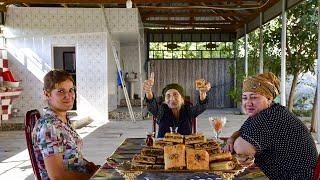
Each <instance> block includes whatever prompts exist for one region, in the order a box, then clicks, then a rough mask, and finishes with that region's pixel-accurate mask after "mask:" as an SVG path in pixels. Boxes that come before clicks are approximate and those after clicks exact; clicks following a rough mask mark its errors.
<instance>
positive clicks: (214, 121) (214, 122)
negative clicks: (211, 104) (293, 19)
mask: <svg viewBox="0 0 320 180" xmlns="http://www.w3.org/2000/svg"><path fill="white" fill-rule="evenodd" d="M226 121H227V119H226V117H209V122H210V124H211V127H212V129H213V132H214V133H215V138H216V139H219V135H220V133H221V132H222V128H223V127H224V125H225V124H226Z"/></svg>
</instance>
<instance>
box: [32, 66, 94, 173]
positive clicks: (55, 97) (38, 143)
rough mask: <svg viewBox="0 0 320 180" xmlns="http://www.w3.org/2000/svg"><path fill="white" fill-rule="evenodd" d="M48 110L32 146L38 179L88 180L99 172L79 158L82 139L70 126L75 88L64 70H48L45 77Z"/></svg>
mask: <svg viewBox="0 0 320 180" xmlns="http://www.w3.org/2000/svg"><path fill="white" fill-rule="evenodd" d="M43 93H44V96H45V98H46V100H47V102H48V109H47V110H46V112H45V113H44V115H43V116H42V117H41V118H40V119H39V120H38V121H37V122H36V124H35V127H34V129H33V133H32V143H33V149H34V153H35V157H36V159H37V164H38V167H39V171H40V176H41V179H89V178H90V177H91V176H92V175H93V173H94V172H95V171H96V170H97V169H98V166H96V165H95V164H94V163H92V162H89V161H87V160H85V159H84V157H83V155H82V151H81V148H82V139H81V138H80V136H79V135H78V133H77V132H76V131H75V130H74V128H73V127H72V126H71V123H70V121H69V119H68V117H67V111H68V110H71V109H72V106H73V103H74V99H75V87H74V80H73V78H72V76H71V75H70V74H69V73H68V72H66V71H64V70H51V71H50V72H48V73H47V74H46V75H45V77H44V88H43Z"/></svg>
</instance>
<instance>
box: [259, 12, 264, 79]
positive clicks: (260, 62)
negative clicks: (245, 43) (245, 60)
mask: <svg viewBox="0 0 320 180" xmlns="http://www.w3.org/2000/svg"><path fill="white" fill-rule="evenodd" d="M262 18H263V13H262V12H260V34H259V50H260V54H259V73H263V26H262V25H263V19H262Z"/></svg>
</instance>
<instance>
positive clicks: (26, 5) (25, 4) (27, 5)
mask: <svg viewBox="0 0 320 180" xmlns="http://www.w3.org/2000/svg"><path fill="white" fill-rule="evenodd" d="M22 4H23V5H24V6H25V7H30V5H29V4H27V3H22Z"/></svg>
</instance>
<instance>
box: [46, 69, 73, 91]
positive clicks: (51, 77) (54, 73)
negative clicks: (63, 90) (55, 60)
mask: <svg viewBox="0 0 320 180" xmlns="http://www.w3.org/2000/svg"><path fill="white" fill-rule="evenodd" d="M68 79H69V80H70V81H72V83H74V80H73V78H72V75H71V74H69V73H68V72H67V71H65V70H62V69H53V70H51V71H49V72H48V73H47V74H46V75H45V76H44V78H43V90H45V91H47V92H51V91H52V90H53V89H55V87H56V84H59V83H61V82H63V81H66V80H68Z"/></svg>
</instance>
